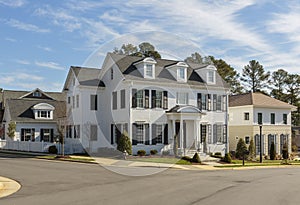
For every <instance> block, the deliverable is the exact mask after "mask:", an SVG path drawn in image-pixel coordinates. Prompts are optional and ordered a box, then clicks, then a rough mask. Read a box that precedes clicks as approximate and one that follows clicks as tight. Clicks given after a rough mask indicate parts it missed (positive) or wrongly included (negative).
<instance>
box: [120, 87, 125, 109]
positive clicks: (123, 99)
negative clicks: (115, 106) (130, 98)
mask: <svg viewBox="0 0 300 205" xmlns="http://www.w3.org/2000/svg"><path fill="white" fill-rule="evenodd" d="M122 108H125V90H121V109H122Z"/></svg>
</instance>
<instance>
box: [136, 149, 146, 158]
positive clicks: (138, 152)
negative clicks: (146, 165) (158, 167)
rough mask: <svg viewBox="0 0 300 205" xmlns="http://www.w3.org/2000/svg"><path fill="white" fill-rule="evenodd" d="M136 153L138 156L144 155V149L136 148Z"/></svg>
mask: <svg viewBox="0 0 300 205" xmlns="http://www.w3.org/2000/svg"><path fill="white" fill-rule="evenodd" d="M137 155H139V156H140V157H141V156H145V155H146V151H145V150H143V149H141V150H138V151H137Z"/></svg>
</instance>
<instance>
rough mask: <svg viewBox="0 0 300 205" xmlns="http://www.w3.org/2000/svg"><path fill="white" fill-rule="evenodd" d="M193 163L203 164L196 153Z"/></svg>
mask: <svg viewBox="0 0 300 205" xmlns="http://www.w3.org/2000/svg"><path fill="white" fill-rule="evenodd" d="M192 162H194V163H201V159H200V157H199V154H198V153H197V152H196V153H195V154H194V156H193V158H192Z"/></svg>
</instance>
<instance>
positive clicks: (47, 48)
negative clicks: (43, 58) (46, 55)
mask: <svg viewBox="0 0 300 205" xmlns="http://www.w3.org/2000/svg"><path fill="white" fill-rule="evenodd" d="M37 47H38V48H40V49H42V50H44V51H48V52H52V51H53V49H52V48H50V47H47V46H37Z"/></svg>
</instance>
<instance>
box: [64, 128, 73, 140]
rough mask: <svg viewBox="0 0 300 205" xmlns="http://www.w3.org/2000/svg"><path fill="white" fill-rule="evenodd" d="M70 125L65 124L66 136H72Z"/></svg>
mask: <svg viewBox="0 0 300 205" xmlns="http://www.w3.org/2000/svg"><path fill="white" fill-rule="evenodd" d="M72 127H73V126H72V125H67V126H66V138H72Z"/></svg>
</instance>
